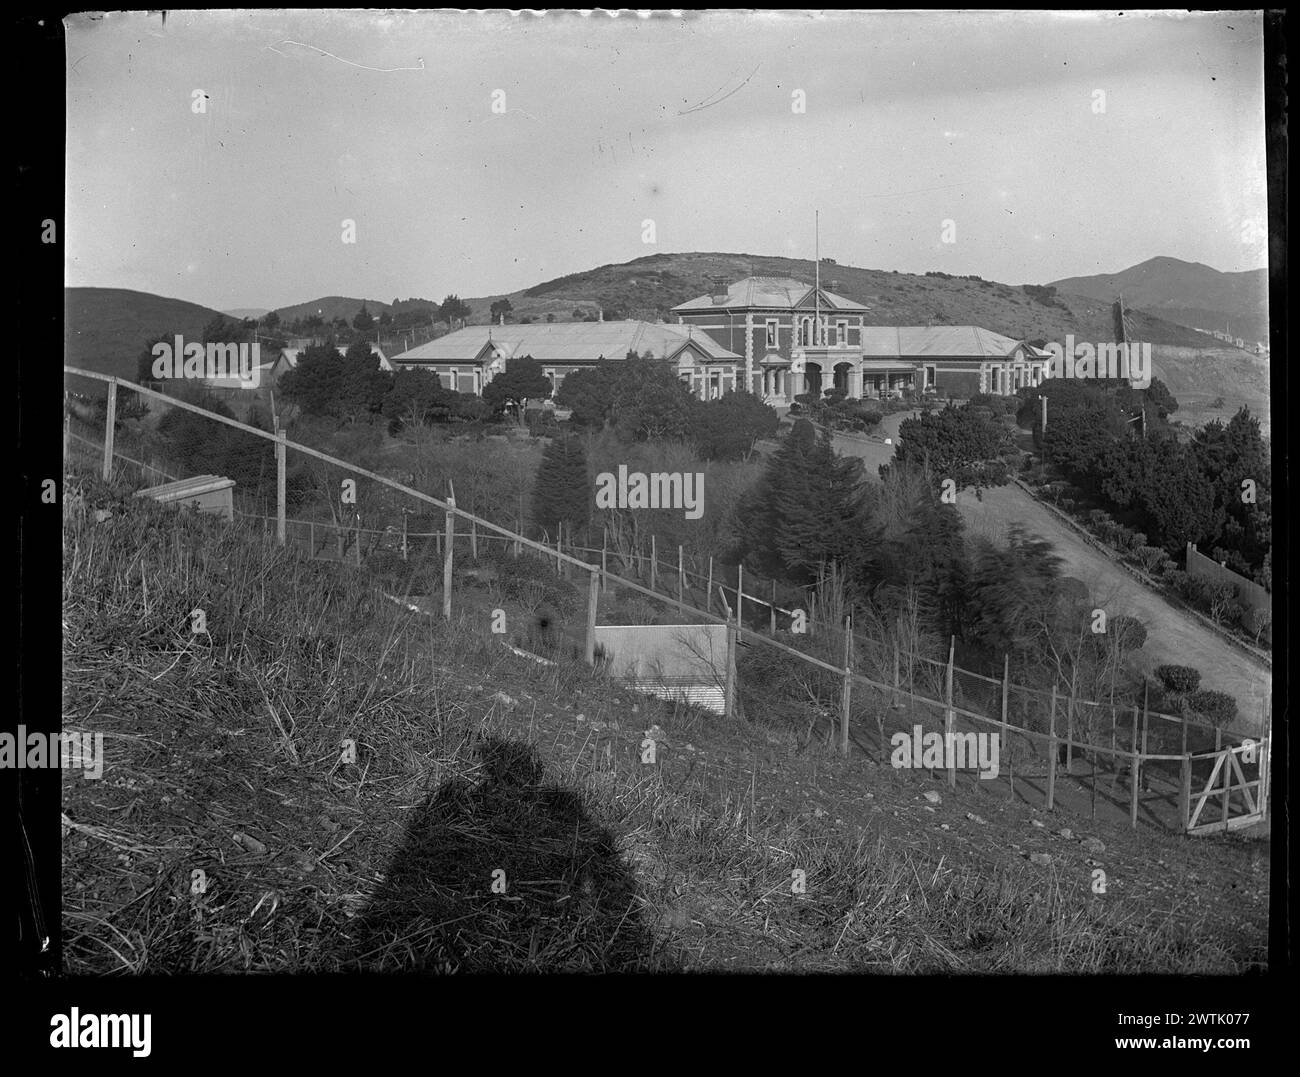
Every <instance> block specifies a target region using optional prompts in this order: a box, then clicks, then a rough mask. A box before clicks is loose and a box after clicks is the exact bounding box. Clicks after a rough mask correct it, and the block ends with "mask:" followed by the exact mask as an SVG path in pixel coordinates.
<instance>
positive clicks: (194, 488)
mask: <svg viewBox="0 0 1300 1077" xmlns="http://www.w3.org/2000/svg"><path fill="white" fill-rule="evenodd" d="M234 489H235V480H234V479H227V478H225V477H224V476H222V475H195V476H193V477H192V478H188V479H178V480H177V481H176V482H168V483H164V484H163V485H162V486H150V487H149V488H148V489H147V490H138V491H136V495H135V496H136V497H152V498H153V499H154V500H155V501H161V502H162V503H163V504H165V505H192V506H194V508H196V509H198V510H199V511H200V512H211V513H216V514H217V515H219V516H224V517H225V518H226V519H227V520H234V518H235V494H234Z"/></svg>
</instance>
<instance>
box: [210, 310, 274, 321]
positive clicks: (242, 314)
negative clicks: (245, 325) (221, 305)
mask: <svg viewBox="0 0 1300 1077" xmlns="http://www.w3.org/2000/svg"><path fill="white" fill-rule="evenodd" d="M221 313H222V314H225V315H226V316H228V317H230V318H238V319H239V320H240V321H243V319H245V318H261V317H262V316H263V315H265V314H269V313H270V311H269V310H268V309H267V308H266V307H236V308H235V309H234V310H223V311H222V312H221Z"/></svg>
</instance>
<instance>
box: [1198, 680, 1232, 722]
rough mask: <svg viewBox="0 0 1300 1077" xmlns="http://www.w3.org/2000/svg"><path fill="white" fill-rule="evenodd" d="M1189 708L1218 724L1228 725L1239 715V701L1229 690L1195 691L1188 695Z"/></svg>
mask: <svg viewBox="0 0 1300 1077" xmlns="http://www.w3.org/2000/svg"><path fill="white" fill-rule="evenodd" d="M1187 709H1188V710H1190V711H1191V712H1192V713H1193V714H1196V715H1198V716H1199V717H1201V718H1204V719H1206V720H1207V721H1209V722H1211V723H1212V724H1214V725H1216V726H1225V725H1228V724H1229V723H1230V722H1232V720H1233V719H1234V718H1236V717H1237V701H1236V700H1235V699H1233V698H1232V696H1230V695H1228V693H1227V692H1213V691H1210V690H1208V689H1203V690H1201V691H1199V692H1193V693H1192V694H1191V695H1190V696H1188V697H1187Z"/></svg>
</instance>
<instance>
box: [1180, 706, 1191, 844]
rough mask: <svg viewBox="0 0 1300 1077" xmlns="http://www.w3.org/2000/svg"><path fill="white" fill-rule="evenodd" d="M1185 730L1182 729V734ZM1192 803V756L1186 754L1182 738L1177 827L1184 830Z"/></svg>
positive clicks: (1185, 743) (1185, 745)
mask: <svg viewBox="0 0 1300 1077" xmlns="http://www.w3.org/2000/svg"><path fill="white" fill-rule="evenodd" d="M1185 733H1186V730H1184V734H1185ZM1191 804H1192V757H1191V756H1190V755H1188V754H1187V741H1186V737H1185V736H1184V740H1183V761H1182V764H1181V765H1180V767H1179V773H1178V829H1179V830H1183V831H1186V830H1187V823H1188V814H1189V812H1190V811H1191Z"/></svg>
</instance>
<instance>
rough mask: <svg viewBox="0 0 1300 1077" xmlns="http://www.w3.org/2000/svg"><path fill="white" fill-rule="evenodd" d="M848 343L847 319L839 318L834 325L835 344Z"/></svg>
mask: <svg viewBox="0 0 1300 1077" xmlns="http://www.w3.org/2000/svg"><path fill="white" fill-rule="evenodd" d="M848 342H849V323H848V321H847V319H844V318H841V319H840V320H839V321H838V322H836V323H835V343H836V344H848Z"/></svg>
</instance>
